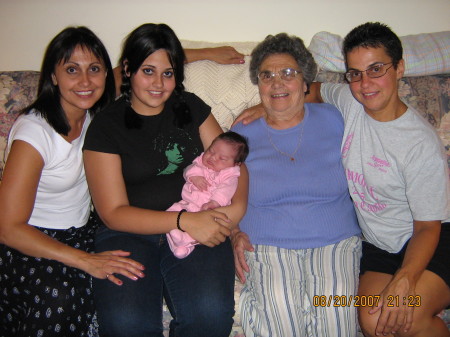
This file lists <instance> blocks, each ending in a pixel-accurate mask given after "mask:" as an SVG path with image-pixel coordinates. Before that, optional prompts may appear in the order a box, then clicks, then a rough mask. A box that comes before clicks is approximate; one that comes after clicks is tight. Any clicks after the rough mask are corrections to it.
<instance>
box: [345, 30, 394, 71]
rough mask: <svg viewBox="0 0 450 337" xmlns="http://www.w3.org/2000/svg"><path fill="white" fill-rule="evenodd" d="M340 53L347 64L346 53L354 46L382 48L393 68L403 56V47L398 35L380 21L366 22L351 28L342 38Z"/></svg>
mask: <svg viewBox="0 0 450 337" xmlns="http://www.w3.org/2000/svg"><path fill="white" fill-rule="evenodd" d="M342 45H343V47H342V54H343V55H344V57H345V63H346V65H347V54H348V53H349V52H351V51H352V50H353V49H354V48H357V47H363V48H384V49H385V51H386V54H387V55H389V57H390V58H391V59H392V63H393V65H394V68H397V64H398V62H399V61H400V60H401V59H402V58H403V47H402V42H401V40H400V39H399V37H398V36H397V35H396V34H395V33H394V32H393V31H392V30H391V28H389V26H387V25H385V24H383V23H380V22H366V23H364V24H362V25H359V26H357V27H355V28H353V29H352V30H351V31H350V33H348V34H347V36H346V37H345V38H344V41H343V44H342Z"/></svg>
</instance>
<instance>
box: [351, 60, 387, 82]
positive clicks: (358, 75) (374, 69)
mask: <svg viewBox="0 0 450 337" xmlns="http://www.w3.org/2000/svg"><path fill="white" fill-rule="evenodd" d="M389 64H390V66H389V67H387V65H389ZM393 65H394V64H393V63H392V62H389V63H377V64H375V65H373V66H370V67H369V68H367V69H366V70H349V71H347V72H346V73H345V79H346V80H347V82H349V83H353V82H359V81H361V80H362V76H363V73H366V75H367V76H368V77H370V78H378V77H381V76H384V75H386V73H387V71H388V70H389V69H390V68H392V66H393Z"/></svg>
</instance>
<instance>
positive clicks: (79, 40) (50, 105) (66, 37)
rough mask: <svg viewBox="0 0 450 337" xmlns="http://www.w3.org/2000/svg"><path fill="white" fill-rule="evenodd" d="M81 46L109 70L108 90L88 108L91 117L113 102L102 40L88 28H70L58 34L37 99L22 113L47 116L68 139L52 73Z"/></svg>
mask: <svg viewBox="0 0 450 337" xmlns="http://www.w3.org/2000/svg"><path fill="white" fill-rule="evenodd" d="M78 46H80V47H81V48H82V49H83V50H87V51H90V52H91V53H92V54H93V55H95V57H97V58H98V59H99V60H100V62H102V63H103V65H104V66H105V68H106V71H107V74H106V82H105V91H104V93H103V95H102V96H101V97H100V99H99V100H98V101H97V102H96V103H95V104H94V106H93V107H92V108H91V109H89V113H90V115H91V116H93V115H94V114H96V113H97V112H98V111H100V110H101V109H103V108H104V107H106V106H107V105H108V104H109V103H111V102H113V101H114V98H115V89H114V75H113V70H112V66H111V61H110V59H109V56H108V52H107V51H106V48H105V46H104V45H103V43H102V41H100V39H99V38H98V37H97V36H96V35H95V34H94V33H93V32H92V31H91V30H90V29H89V28H87V27H83V26H81V27H67V28H65V29H64V30H62V31H61V32H60V33H59V34H58V35H56V36H55V37H54V38H53V39H52V40H51V41H50V43H49V45H48V46H47V49H46V51H45V54H44V59H43V61H42V66H41V74H40V77H39V85H38V91H37V98H36V100H35V101H34V102H33V103H32V104H30V105H29V106H28V107H26V108H25V109H24V110H23V111H22V113H24V114H27V113H29V112H30V111H31V110H32V109H35V111H36V113H37V114H40V115H41V116H42V117H44V118H45V119H46V121H47V122H48V123H49V124H50V125H51V126H52V127H53V129H55V131H56V132H58V133H59V134H62V135H66V136H67V134H68V133H69V131H70V125H69V123H68V121H67V118H66V114H65V112H64V110H63V108H62V106H61V98H60V92H59V89H58V86H56V85H54V84H53V81H52V74H54V72H55V68H56V66H57V65H58V64H59V63H61V62H63V63H65V62H67V61H68V60H69V59H70V57H71V56H72V53H73V52H74V50H75V49H76V48H77V47H78Z"/></svg>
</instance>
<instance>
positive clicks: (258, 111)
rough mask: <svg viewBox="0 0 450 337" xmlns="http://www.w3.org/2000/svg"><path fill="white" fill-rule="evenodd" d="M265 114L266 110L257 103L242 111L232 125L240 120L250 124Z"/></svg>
mask: <svg viewBox="0 0 450 337" xmlns="http://www.w3.org/2000/svg"><path fill="white" fill-rule="evenodd" d="M265 114H266V111H265V110H264V108H263V106H262V104H261V103H259V104H258V105H255V106H252V107H251V108H248V109H245V110H244V111H242V113H241V114H240V115H239V116H238V117H237V118H236V120H235V121H234V122H233V125H236V124H238V123H239V122H242V123H243V124H244V125H247V124H250V123H251V122H253V121H255V120H257V119H258V118H261V117H262V116H264V115H265ZM233 125H232V126H233Z"/></svg>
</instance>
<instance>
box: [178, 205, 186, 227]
mask: <svg viewBox="0 0 450 337" xmlns="http://www.w3.org/2000/svg"><path fill="white" fill-rule="evenodd" d="M184 212H186V210H185V209H182V210H181V211H180V212H179V213H178V216H177V228H178V229H179V230H180V231H182V232H184V230H183V229H182V228H181V226H180V217H181V214H183V213H184Z"/></svg>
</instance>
